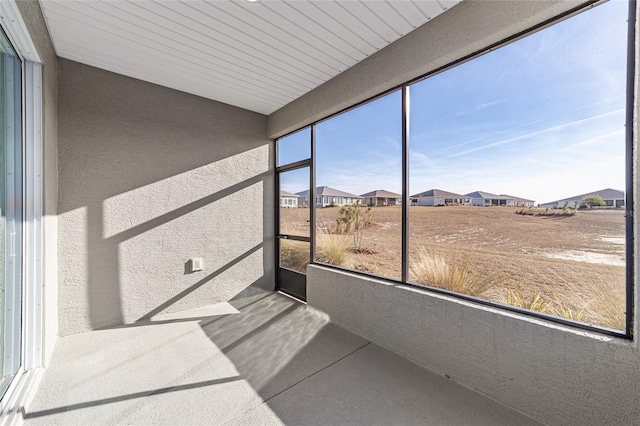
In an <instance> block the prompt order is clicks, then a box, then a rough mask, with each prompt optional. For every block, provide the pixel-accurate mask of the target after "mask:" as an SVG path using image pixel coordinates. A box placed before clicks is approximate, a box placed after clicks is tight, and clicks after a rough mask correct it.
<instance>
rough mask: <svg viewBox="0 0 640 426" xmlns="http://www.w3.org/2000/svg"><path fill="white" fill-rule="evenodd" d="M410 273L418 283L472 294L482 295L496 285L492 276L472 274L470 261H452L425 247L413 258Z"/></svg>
mask: <svg viewBox="0 0 640 426" xmlns="http://www.w3.org/2000/svg"><path fill="white" fill-rule="evenodd" d="M410 273H411V276H412V279H413V280H414V281H415V282H416V283H418V284H423V285H428V286H431V287H438V288H441V289H444V290H449V291H454V292H456V293H463V294H468V295H470V296H480V295H481V294H483V293H485V292H486V291H487V290H489V289H490V288H491V287H493V286H494V282H493V281H492V280H491V279H490V277H485V276H474V275H472V274H470V273H469V261H467V260H462V261H454V262H451V263H450V262H447V259H445V258H444V257H443V256H441V255H439V254H437V253H434V252H431V251H429V250H427V249H425V248H423V247H421V248H420V249H418V252H417V254H416V255H415V256H413V258H412V259H411V266H410Z"/></svg>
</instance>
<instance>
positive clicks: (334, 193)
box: [296, 186, 362, 207]
mask: <svg viewBox="0 0 640 426" xmlns="http://www.w3.org/2000/svg"><path fill="white" fill-rule="evenodd" d="M296 194H297V195H299V196H300V198H299V199H298V204H299V205H301V206H308V205H309V191H308V190H307V191H301V192H297V193H296ZM358 201H359V202H360V203H362V197H361V196H359V195H356V194H350V193H348V192H344V191H340V190H339V189H334V188H330V187H328V186H318V187H317V188H316V206H317V207H328V206H332V205H333V206H346V205H348V204H355V203H356V202H358Z"/></svg>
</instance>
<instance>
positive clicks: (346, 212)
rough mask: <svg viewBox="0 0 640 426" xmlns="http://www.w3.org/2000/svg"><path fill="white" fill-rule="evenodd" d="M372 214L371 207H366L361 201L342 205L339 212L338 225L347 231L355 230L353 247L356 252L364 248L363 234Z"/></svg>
mask: <svg viewBox="0 0 640 426" xmlns="http://www.w3.org/2000/svg"><path fill="white" fill-rule="evenodd" d="M372 216H373V212H372V211H371V207H364V206H363V205H361V204H360V202H359V201H358V202H356V203H354V204H350V205H348V206H344V207H342V208H341V209H340V212H339V213H338V218H337V219H336V222H337V223H338V226H342V227H343V229H344V231H345V232H353V248H354V250H355V251H356V252H359V251H361V249H362V234H363V231H364V228H365V227H366V226H367V225H368V224H369V223H370V222H371V217H372Z"/></svg>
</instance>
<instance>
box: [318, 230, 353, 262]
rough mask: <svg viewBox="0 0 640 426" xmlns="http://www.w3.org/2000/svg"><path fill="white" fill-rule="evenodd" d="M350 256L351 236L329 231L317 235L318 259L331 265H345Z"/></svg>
mask: <svg viewBox="0 0 640 426" xmlns="http://www.w3.org/2000/svg"><path fill="white" fill-rule="evenodd" d="M348 256H349V237H347V236H346V235H340V234H331V233H328V232H319V233H318V234H317V235H316V260H317V261H318V262H322V263H328V264H330V265H338V266H339V265H344V264H345V263H346V261H347V258H348Z"/></svg>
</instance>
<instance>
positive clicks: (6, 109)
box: [0, 31, 22, 394]
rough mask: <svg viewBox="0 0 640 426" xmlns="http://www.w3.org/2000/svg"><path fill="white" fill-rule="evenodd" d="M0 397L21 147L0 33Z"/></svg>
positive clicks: (16, 346)
mask: <svg viewBox="0 0 640 426" xmlns="http://www.w3.org/2000/svg"><path fill="white" fill-rule="evenodd" d="M0 73H2V74H1V75H2V82H1V84H0V106H1V108H2V109H1V111H0V122H1V127H0V149H1V150H2V155H0V177H1V178H2V183H1V184H0V241H1V243H0V365H1V366H2V379H1V380H0V394H4V392H5V391H6V390H7V387H8V386H9V384H10V382H11V379H12V378H13V376H14V375H15V373H16V372H17V371H18V368H19V367H20V346H21V336H22V333H21V313H22V311H21V264H22V259H21V247H22V243H21V240H22V202H21V200H22V179H21V178H22V166H21V165H22V142H21V140H22V139H21V128H22V121H21V63H20V60H19V59H18V57H17V56H16V54H15V52H14V51H13V49H12V48H11V45H10V44H9V41H8V40H7V38H6V37H5V35H4V33H2V32H1V31H0Z"/></svg>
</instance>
